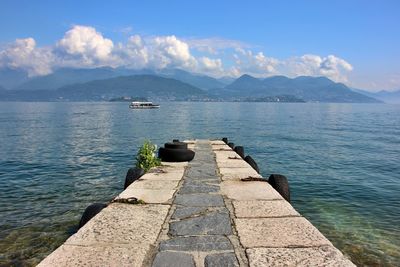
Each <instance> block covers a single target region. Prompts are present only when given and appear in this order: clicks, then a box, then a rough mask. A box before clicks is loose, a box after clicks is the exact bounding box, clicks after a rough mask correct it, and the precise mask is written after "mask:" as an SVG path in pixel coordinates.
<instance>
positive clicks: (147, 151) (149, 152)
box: [136, 141, 161, 172]
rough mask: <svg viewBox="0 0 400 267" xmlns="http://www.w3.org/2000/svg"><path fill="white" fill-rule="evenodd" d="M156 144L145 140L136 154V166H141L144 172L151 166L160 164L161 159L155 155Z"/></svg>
mask: <svg viewBox="0 0 400 267" xmlns="http://www.w3.org/2000/svg"><path fill="white" fill-rule="evenodd" d="M156 151H157V146H156V145H154V144H152V143H151V142H150V141H145V142H144V144H143V145H142V146H141V147H140V149H139V151H138V153H137V155H136V167H138V168H142V169H143V170H144V171H145V172H147V171H148V170H150V169H151V168H152V167H156V166H160V165H161V161H160V159H158V158H157V157H156Z"/></svg>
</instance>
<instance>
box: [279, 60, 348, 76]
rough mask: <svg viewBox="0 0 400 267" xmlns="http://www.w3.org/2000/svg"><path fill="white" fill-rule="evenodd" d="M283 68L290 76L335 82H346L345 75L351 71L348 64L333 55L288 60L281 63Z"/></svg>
mask: <svg viewBox="0 0 400 267" xmlns="http://www.w3.org/2000/svg"><path fill="white" fill-rule="evenodd" d="M283 66H284V67H283V71H286V72H287V73H288V75H290V76H300V75H307V76H326V77H328V78H330V79H332V80H334V81H337V82H347V74H348V73H349V72H350V71H352V70H353V66H352V65H351V64H350V63H348V62H347V61H345V60H344V59H341V58H339V57H336V56H334V55H329V56H327V57H320V56H318V55H311V54H307V55H303V56H301V57H294V58H290V59H288V60H286V61H284V62H283Z"/></svg>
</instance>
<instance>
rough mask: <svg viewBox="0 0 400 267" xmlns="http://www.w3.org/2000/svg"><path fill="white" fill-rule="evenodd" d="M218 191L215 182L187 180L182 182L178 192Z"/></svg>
mask: <svg viewBox="0 0 400 267" xmlns="http://www.w3.org/2000/svg"><path fill="white" fill-rule="evenodd" d="M218 191H219V186H218V185H216V184H208V183H206V182H204V181H202V182H199V181H193V180H189V181H185V182H184V184H183V186H182V187H181V189H179V194H193V193H212V192H218Z"/></svg>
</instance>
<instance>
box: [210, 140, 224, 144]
mask: <svg viewBox="0 0 400 267" xmlns="http://www.w3.org/2000/svg"><path fill="white" fill-rule="evenodd" d="M210 144H211V145H225V142H224V141H222V140H210Z"/></svg>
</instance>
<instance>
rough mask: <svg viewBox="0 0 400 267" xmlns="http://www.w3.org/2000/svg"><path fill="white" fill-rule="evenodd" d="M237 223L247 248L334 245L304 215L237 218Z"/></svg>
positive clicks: (240, 237)
mask: <svg viewBox="0 0 400 267" xmlns="http://www.w3.org/2000/svg"><path fill="white" fill-rule="evenodd" d="M235 224H236V229H237V231H238V234H239V239H240V242H241V243H242V245H243V246H244V247H245V248H254V247H310V246H322V245H331V246H332V244H331V243H330V242H329V240H328V239H326V238H325V237H324V236H323V235H322V234H321V233H320V232H319V231H318V229H317V228H315V227H314V226H313V225H312V224H311V223H310V222H309V221H307V220H306V219H305V218H303V217H285V218H255V219H235Z"/></svg>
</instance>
